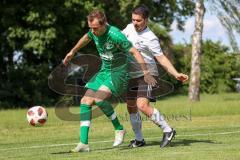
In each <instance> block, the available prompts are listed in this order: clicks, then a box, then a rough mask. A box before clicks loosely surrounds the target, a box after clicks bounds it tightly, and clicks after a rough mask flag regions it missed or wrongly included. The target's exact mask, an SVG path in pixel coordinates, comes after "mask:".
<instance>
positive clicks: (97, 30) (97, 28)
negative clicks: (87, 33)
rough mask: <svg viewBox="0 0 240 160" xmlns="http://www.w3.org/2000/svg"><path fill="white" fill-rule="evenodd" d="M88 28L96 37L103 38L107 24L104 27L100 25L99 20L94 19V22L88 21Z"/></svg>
mask: <svg viewBox="0 0 240 160" xmlns="http://www.w3.org/2000/svg"><path fill="white" fill-rule="evenodd" d="M88 26H89V28H91V30H92V33H93V34H94V35H95V36H101V35H102V34H104V32H105V31H106V23H105V24H103V25H100V24H99V21H98V19H96V18H95V19H93V21H88Z"/></svg>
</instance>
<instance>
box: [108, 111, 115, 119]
mask: <svg viewBox="0 0 240 160" xmlns="http://www.w3.org/2000/svg"><path fill="white" fill-rule="evenodd" d="M108 118H109V119H110V120H114V119H116V118H117V115H116V113H115V112H114V113H113V114H112V115H111V116H109V117H108Z"/></svg>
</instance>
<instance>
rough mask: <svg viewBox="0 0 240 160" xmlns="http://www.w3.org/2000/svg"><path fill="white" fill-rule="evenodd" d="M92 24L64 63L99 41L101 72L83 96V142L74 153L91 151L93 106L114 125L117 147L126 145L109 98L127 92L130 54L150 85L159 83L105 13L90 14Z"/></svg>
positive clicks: (90, 83)
mask: <svg viewBox="0 0 240 160" xmlns="http://www.w3.org/2000/svg"><path fill="white" fill-rule="evenodd" d="M88 25H89V27H90V30H89V32H88V33H86V34H85V35H84V36H83V37H82V38H80V40H79V41H78V43H77V44H76V45H75V46H74V47H73V48H72V49H71V51H70V52H69V53H68V54H67V55H66V57H65V58H64V60H63V64H64V65H67V64H68V62H69V61H70V60H71V59H72V57H73V56H74V54H75V53H76V52H77V51H78V50H79V49H81V48H82V47H84V46H85V45H87V44H88V43H89V42H90V41H91V40H93V41H94V42H95V44H96V47H97V50H98V53H99V55H100V58H101V60H102V65H101V69H100V71H99V72H98V73H97V74H96V75H95V76H94V77H93V78H92V79H91V80H90V81H89V82H88V83H87V84H86V88H87V91H86V93H85V95H84V96H83V97H82V99H81V105H80V143H79V144H78V145H77V147H76V148H74V149H72V150H71V152H81V151H89V145H88V132H89V127H90V122H91V113H92V112H91V107H92V106H93V105H96V106H98V107H99V108H100V109H101V110H102V111H103V113H104V114H105V115H106V116H107V117H109V119H110V120H111V122H112V124H113V126H114V129H115V141H114V144H113V146H114V147H115V146H118V145H120V144H121V143H122V142H123V138H124V134H125V130H124V129H123V126H122V125H121V124H120V122H119V120H118V118H117V116H116V114H115V113H114V110H113V107H112V105H111V103H110V102H109V101H108V99H109V98H110V97H111V96H119V95H121V94H122V93H124V92H125V91H126V89H127V82H128V71H127V66H128V57H129V56H128V55H127V54H129V53H131V54H132V55H133V57H135V59H136V60H137V62H138V63H139V64H140V66H141V69H142V70H143V73H144V80H145V81H146V83H148V84H149V85H155V84H156V80H155V79H154V78H153V77H152V76H151V75H150V74H149V71H148V70H147V67H146V65H145V63H144V59H143V57H142V56H141V54H140V53H139V52H138V51H137V49H135V48H134V47H132V44H131V43H130V42H129V41H128V40H127V38H126V37H125V36H124V35H123V34H122V33H121V31H120V30H119V29H117V28H116V27H113V26H111V25H109V24H108V23H107V19H106V16H105V14H104V13H103V12H102V11H98V10H96V11H92V12H91V13H90V14H89V15H88Z"/></svg>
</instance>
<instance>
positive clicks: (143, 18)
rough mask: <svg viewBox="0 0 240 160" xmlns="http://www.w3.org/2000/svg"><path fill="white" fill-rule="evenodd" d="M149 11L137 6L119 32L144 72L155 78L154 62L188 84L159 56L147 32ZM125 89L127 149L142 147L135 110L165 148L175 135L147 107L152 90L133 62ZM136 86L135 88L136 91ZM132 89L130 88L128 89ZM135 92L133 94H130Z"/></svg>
mask: <svg viewBox="0 0 240 160" xmlns="http://www.w3.org/2000/svg"><path fill="white" fill-rule="evenodd" d="M148 15H149V10H148V8H147V7H146V6H145V5H141V6H138V7H136V8H134V9H133V11H132V23H130V24H128V25H127V27H126V28H125V29H124V30H123V31H122V32H123V34H125V36H126V37H127V38H128V40H129V41H130V42H131V43H132V44H133V46H134V47H135V48H137V50H138V51H139V52H140V53H141V54H142V56H143V57H144V60H145V62H146V63H147V66H148V70H149V71H150V74H151V75H153V76H158V75H159V74H158V69H157V65H156V62H155V60H154V58H156V60H157V62H158V63H160V64H161V65H162V66H163V67H164V68H165V70H166V71H167V72H168V73H170V74H171V75H173V76H174V77H175V78H176V79H177V80H180V81H182V82H184V81H186V80H188V76H187V75H185V74H183V73H179V72H178V71H176V69H175V68H174V67H173V65H172V64H171V63H170V61H169V60H168V59H167V57H165V55H164V54H163V52H162V50H161V47H160V44H159V40H158V38H157V37H156V35H155V34H154V33H153V32H152V31H151V30H150V29H149V28H148V26H147V23H148ZM131 64H132V65H131V69H130V76H131V80H130V81H129V89H128V93H127V107H128V112H129V114H130V120H131V125H132V129H133V131H134V133H135V139H134V140H132V141H131V142H130V145H129V147H141V146H144V145H145V141H144V138H143V135H142V130H141V126H142V121H141V118H140V114H139V112H138V110H140V111H141V112H142V113H144V114H145V115H146V116H147V117H149V118H150V120H151V121H153V123H155V124H156V125H157V126H158V127H160V128H161V129H162V130H163V138H162V142H161V144H160V147H161V148H163V147H165V146H167V145H168V144H169V143H170V142H171V140H172V139H173V137H174V136H175V134H176V131H175V130H174V129H173V128H171V127H170V126H169V124H168V123H167V122H166V121H165V120H164V117H163V115H162V114H161V113H160V112H159V110H157V109H156V108H154V107H152V106H151V105H150V103H149V102H150V99H151V98H152V97H151V91H152V86H149V85H148V84H146V83H145V82H144V79H143V73H142V71H141V70H140V69H138V65H136V63H135V62H134V61H132V63H131ZM136 86H138V87H136ZM131 87H132V88H131ZM133 87H135V89H136V88H137V89H136V90H137V91H135V92H131V91H130V90H132V89H133Z"/></svg>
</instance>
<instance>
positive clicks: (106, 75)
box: [85, 67, 129, 96]
mask: <svg viewBox="0 0 240 160" xmlns="http://www.w3.org/2000/svg"><path fill="white" fill-rule="evenodd" d="M125 68H126V67H121V68H120V67H119V68H118V69H114V70H111V71H109V70H105V69H101V70H100V71H99V72H98V73H96V75H95V76H93V78H91V80H90V81H89V82H88V83H87V84H86V86H85V87H86V88H88V89H91V90H93V91H95V92H96V91H97V90H98V89H99V88H100V87H101V86H102V85H104V86H106V87H108V88H109V89H110V91H111V92H112V94H113V95H114V96H121V95H122V94H123V93H125V92H126V91H127V86H128V79H129V76H128V72H127V70H126V69H125Z"/></svg>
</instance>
